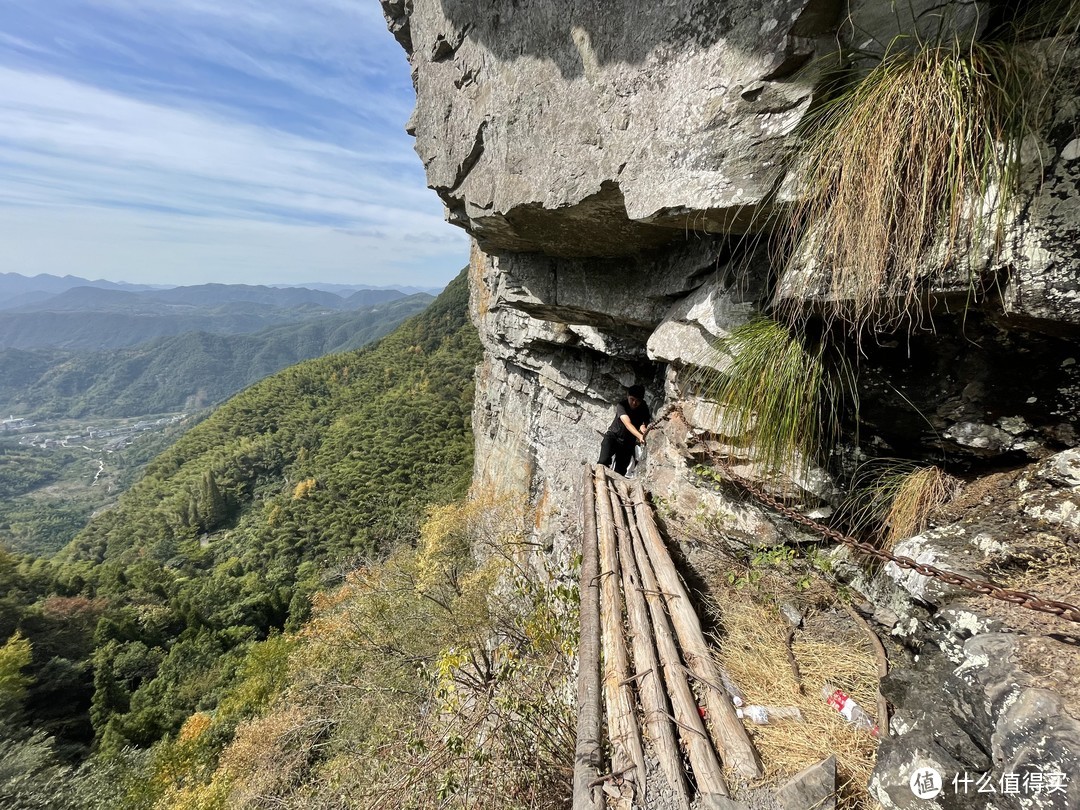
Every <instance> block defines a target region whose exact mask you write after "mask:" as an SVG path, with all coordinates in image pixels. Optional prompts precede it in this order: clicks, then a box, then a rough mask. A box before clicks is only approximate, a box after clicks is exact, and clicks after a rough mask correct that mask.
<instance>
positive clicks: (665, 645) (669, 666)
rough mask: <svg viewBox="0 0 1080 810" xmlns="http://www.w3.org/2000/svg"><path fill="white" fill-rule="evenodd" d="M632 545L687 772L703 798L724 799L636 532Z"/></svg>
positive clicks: (710, 747) (724, 786)
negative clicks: (692, 777) (691, 773)
mask: <svg viewBox="0 0 1080 810" xmlns="http://www.w3.org/2000/svg"><path fill="white" fill-rule="evenodd" d="M631 543H632V545H633V551H634V557H635V560H636V562H637V568H638V570H639V572H640V573H641V582H642V584H643V585H644V586H645V600H646V602H647V603H648V606H649V615H650V616H651V617H652V627H653V637H654V638H655V639H656V648H657V651H658V652H659V654H660V663H661V665H662V666H663V671H664V683H665V684H667V691H668V695H669V696H670V697H671V710H672V712H673V713H674V720H675V724H676V726H677V727H678V729H679V739H680V740H682V744H683V748H685V749H686V755H687V757H688V758H689V759H690V769H691V770H692V771H693V772H694V778H695V780H696V781H697V787H698V791H699V792H700V793H701V794H702V795H703V796H706V797H707V796H716V795H719V796H725V797H726V796H728V795H729V794H728V788H727V783H726V782H725V781H724V774H723V771H722V769H721V767H720V760H719V759H718V758H717V756H716V751H715V750H714V749H713V745H712V743H711V742H710V741H709V734H708V732H707V731H706V730H705V723H704V722H703V721H702V719H701V715H700V714H699V713H698V704H697V698H695V697H694V692H693V690H692V689H691V688H690V682H689V681H687V679H686V673H685V672H684V671H683V665H682V660H681V659H680V658H679V650H678V647H676V646H675V633H674V632H673V631H672V629H671V622H670V621H669V619H668V615H667V613H666V611H665V607H664V597H663V596H662V595H660V593H658V591H659V589H658V588H657V587H656V576H655V574H653V570H652V563H650V562H649V556H648V554H646V553H645V546H644V544H643V543H642V541H641V534H640V533H639V532H635V533H634V534H633V535H632V537H631ZM703 804H707V802H704V803H703Z"/></svg>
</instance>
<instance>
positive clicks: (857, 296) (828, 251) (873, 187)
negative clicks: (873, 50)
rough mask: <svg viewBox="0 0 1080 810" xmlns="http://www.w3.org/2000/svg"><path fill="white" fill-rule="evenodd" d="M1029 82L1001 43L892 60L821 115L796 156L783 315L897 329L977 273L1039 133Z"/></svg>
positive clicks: (1018, 59)
mask: <svg viewBox="0 0 1080 810" xmlns="http://www.w3.org/2000/svg"><path fill="white" fill-rule="evenodd" d="M1036 73H1037V71H1036V70H1035V69H1034V68H1033V67H1030V66H1029V65H1028V64H1026V63H1025V60H1024V58H1023V57H1022V56H1020V55H1019V51H1018V50H1017V49H1016V48H1015V47H1011V46H1009V45H1006V44H1000V43H978V42H965V43H957V42H953V43H946V44H937V45H933V46H927V47H922V48H920V49H918V50H915V51H900V50H896V51H893V52H892V53H890V54H888V55H886V57H885V58H884V59H883V60H882V61H881V62H880V63H879V64H878V65H877V66H876V67H875V68H873V69H872V70H871V71H870V73H869V74H868V75H867V76H866V77H865V78H864V79H862V80H861V81H860V82H858V84H856V85H854V86H853V87H851V88H850V89H849V90H847V91H845V92H844V93H842V94H841V95H840V96H839V97H837V98H835V99H834V100H832V101H831V102H828V103H827V104H825V105H824V106H823V107H822V108H821V109H820V110H819V111H818V113H817V114H816V115H815V116H813V118H812V119H811V120H810V122H809V131H810V133H811V134H810V135H809V137H808V140H807V143H806V145H805V148H804V149H802V150H801V155H800V160H801V163H800V165H801V166H802V167H803V168H802V170H801V179H802V183H803V188H804V195H803V198H802V199H803V202H802V203H801V204H798V205H797V206H796V208H795V210H794V212H793V215H792V218H791V224H790V230H789V232H788V234H787V237H786V242H787V250H788V251H789V259H788V266H787V268H786V270H785V273H784V277H783V278H782V279H781V283H780V286H779V289H778V291H777V297H778V299H779V300H778V302H777V303H778V304H779V306H780V308H781V311H782V312H784V313H785V314H786V315H787V316H789V317H790V318H791V319H793V320H795V319H798V318H800V317H805V315H806V312H807V310H808V309H809V308H810V307H811V306H816V307H819V308H820V307H821V306H823V307H824V312H825V316H826V318H828V319H839V320H843V321H847V322H848V323H850V324H852V325H853V326H862V325H864V324H867V323H869V324H870V325H872V326H874V327H875V328H879V329H881V328H889V327H895V326H897V325H898V324H899V323H900V322H902V321H903V320H904V318H905V317H911V316H914V317H915V318H916V319H917V318H918V314H917V313H918V311H919V309H920V308H919V306H918V305H919V304H920V303H921V299H922V297H923V294H924V292H925V290H926V287H927V285H928V284H929V283H931V282H934V281H939V280H941V279H942V276H943V273H944V271H945V270H947V269H948V268H950V267H959V268H963V269H964V270H963V272H967V273H969V274H970V273H972V272H973V268H977V267H978V266H979V265H980V264H981V262H985V260H986V258H987V257H988V255H992V253H993V252H994V251H996V250H997V248H998V243H999V241H1000V237H1001V231H1002V228H1003V226H1004V225H1005V220H1006V218H1007V216H1008V214H1009V213H1010V210H1011V206H1012V204H1013V201H1014V199H1015V196H1016V190H1017V176H1018V168H1019V159H1020V144H1021V140H1022V138H1023V136H1024V135H1025V134H1026V133H1027V132H1029V131H1031V130H1032V129H1033V128H1034V126H1035V121H1034V117H1035V115H1036V112H1035V110H1036V107H1037V103H1036V101H1035V99H1036V97H1037V95H1038V94H1037V91H1036V90H1035V87H1034V84H1035V83H1034V77H1035V74H1036ZM980 255H981V256H982V258H981V259H980V258H979V256H980ZM928 268H933V269H932V270H929V269H928ZM969 282H970V283H972V284H973V282H974V279H973V278H970V276H969ZM815 299H816V300H818V302H819V303H818V304H817V305H814V304H812V303H811V302H812V301H814V300H815ZM822 299H823V303H821V302H822Z"/></svg>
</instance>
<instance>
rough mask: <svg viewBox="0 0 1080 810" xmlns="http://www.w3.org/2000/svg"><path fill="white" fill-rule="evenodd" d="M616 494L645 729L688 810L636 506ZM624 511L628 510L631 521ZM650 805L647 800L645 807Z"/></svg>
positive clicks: (687, 790)
mask: <svg viewBox="0 0 1080 810" xmlns="http://www.w3.org/2000/svg"><path fill="white" fill-rule="evenodd" d="M616 491H617V492H618V494H619V496H620V498H619V500H620V508H618V509H616V510H615V534H616V535H617V537H618V540H619V562H620V567H621V568H622V579H623V595H624V596H625V597H626V617H627V620H628V622H629V624H630V642H631V650H632V651H633V653H634V670H635V671H636V672H637V673H638V674H639V676H640V683H639V684H638V693H639V694H640V696H641V708H642V711H643V712H644V713H645V722H644V726H645V727H646V728H647V729H648V733H649V739H651V740H652V743H653V749H654V751H655V753H656V759H657V761H658V762H659V763H660V770H662V771H663V772H664V776H665V777H666V778H667V782H668V784H669V785H670V786H671V789H672V791H673V792H674V794H675V801H676V803H677V805H678V807H680V808H683V810H689V807H690V788H689V786H688V785H687V783H686V773H685V772H684V771H683V765H682V756H681V755H680V753H679V747H678V745H677V744H676V742H675V730H674V729H673V728H672V725H671V720H670V716H671V715H670V714H669V712H668V698H667V695H666V693H665V692H664V683H663V678H662V675H661V672H660V661H659V659H658V658H657V653H656V644H655V642H654V640H653V627H652V621H651V620H650V619H649V608H648V606H647V605H646V604H645V596H644V595H643V594H642V589H641V575H640V574H639V573H638V567H637V562H636V561H635V560H634V539H633V538H634V536H636V535H637V526H636V524H635V523H634V507H633V505H632V504H631V503H630V499H629V496H628V494H627V490H626V485H625V484H622V483H620V484H619V485H618V486H617V487H616ZM625 510H629V520H627V517H628V515H627V514H626V511H625ZM647 802H648V798H647V797H646V806H647Z"/></svg>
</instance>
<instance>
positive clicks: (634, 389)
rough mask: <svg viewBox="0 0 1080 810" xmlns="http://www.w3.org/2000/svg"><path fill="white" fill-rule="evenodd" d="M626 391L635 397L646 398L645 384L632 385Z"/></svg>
mask: <svg viewBox="0 0 1080 810" xmlns="http://www.w3.org/2000/svg"><path fill="white" fill-rule="evenodd" d="M626 393H627V394H628V395H629V396H632V397H633V398H634V399H645V386H644V385H636V384H635V385H631V386H630V387H629V388H627V389H626Z"/></svg>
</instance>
